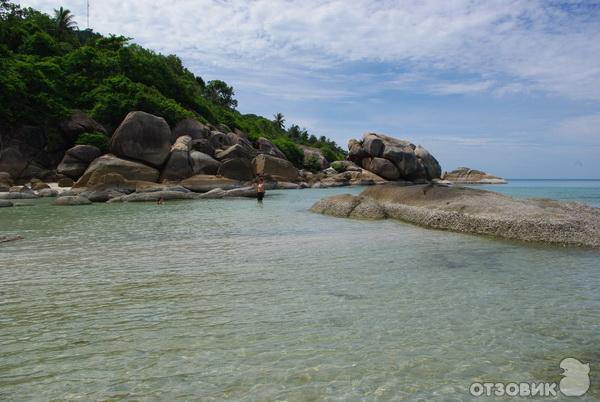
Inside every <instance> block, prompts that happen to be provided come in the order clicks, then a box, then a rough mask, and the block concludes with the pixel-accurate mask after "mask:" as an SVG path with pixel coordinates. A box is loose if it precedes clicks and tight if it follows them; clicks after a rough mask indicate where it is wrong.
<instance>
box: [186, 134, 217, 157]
mask: <svg viewBox="0 0 600 402" xmlns="http://www.w3.org/2000/svg"><path fill="white" fill-rule="evenodd" d="M191 147H192V150H193V151H198V152H202V153H204V154H207V155H209V156H211V157H213V156H215V149H214V148H213V146H212V145H210V141H209V140H207V139H205V138H202V139H199V140H192V145H191Z"/></svg>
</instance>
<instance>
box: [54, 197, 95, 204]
mask: <svg viewBox="0 0 600 402" xmlns="http://www.w3.org/2000/svg"><path fill="white" fill-rule="evenodd" d="M91 203H92V202H91V201H90V200H88V199H87V198H85V197H82V196H80V195H74V196H62V197H58V198H57V199H56V200H54V202H53V203H52V205H69V206H70V205H89V204H91Z"/></svg>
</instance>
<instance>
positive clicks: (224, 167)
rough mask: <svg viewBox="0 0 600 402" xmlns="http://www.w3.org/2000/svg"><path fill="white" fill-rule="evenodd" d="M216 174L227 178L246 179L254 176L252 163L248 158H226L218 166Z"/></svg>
mask: <svg viewBox="0 0 600 402" xmlns="http://www.w3.org/2000/svg"><path fill="white" fill-rule="evenodd" d="M217 174H218V175H220V176H223V177H226V178H228V179H233V180H239V181H246V180H251V179H252V178H254V172H253V169H252V165H251V163H250V161H249V160H248V159H243V158H237V159H226V160H224V161H223V162H222V164H221V166H219V171H218V172H217Z"/></svg>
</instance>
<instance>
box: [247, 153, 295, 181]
mask: <svg viewBox="0 0 600 402" xmlns="http://www.w3.org/2000/svg"><path fill="white" fill-rule="evenodd" d="M252 169H253V172H254V175H260V176H265V177H267V178H270V179H272V180H276V181H287V182H293V181H298V180H299V175H298V169H296V168H295V167H294V165H293V164H292V163H291V162H290V161H288V160H286V159H281V158H277V157H275V156H271V155H267V154H260V155H258V156H257V157H256V158H254V159H253V160H252Z"/></svg>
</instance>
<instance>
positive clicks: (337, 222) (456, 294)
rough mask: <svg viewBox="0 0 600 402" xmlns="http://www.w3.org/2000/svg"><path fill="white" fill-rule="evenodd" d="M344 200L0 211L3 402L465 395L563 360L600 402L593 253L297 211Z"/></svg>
mask: <svg viewBox="0 0 600 402" xmlns="http://www.w3.org/2000/svg"><path fill="white" fill-rule="evenodd" d="M489 188H491V189H493V190H496V191H500V192H502V193H507V194H511V195H514V196H519V197H521V196H527V197H553V198H559V199H563V200H570V201H573V200H575V201H582V202H587V203H589V204H592V205H595V206H600V204H599V203H600V182H516V181H514V182H511V183H510V184H509V185H506V186H492V187H489ZM360 191H361V189H360V188H341V189H314V190H293V191H272V192H269V194H268V197H267V198H266V200H265V202H264V204H263V205H262V206H261V205H258V204H257V203H256V201H254V200H199V201H185V202H170V203H167V204H165V205H163V206H157V205H155V204H94V205H91V206H82V207H53V206H51V205H49V200H35V201H22V203H23V204H31V205H32V206H28V207H18V208H4V209H0V231H1V232H2V233H3V234H20V235H22V236H24V237H25V239H24V240H21V241H17V242H13V243H6V244H2V245H0V350H1V354H0V400H50V399H66V400H101V399H116V400H121V399H123V400H132V399H133V400H136V399H137V400H157V401H158V400H160V401H166V400H224V399H225V400H291V401H295V400H298V401H300V400H323V399H326V400H424V401H429V400H449V401H455V400H471V399H473V397H472V396H470V394H469V391H468V390H469V385H470V384H471V383H473V382H484V381H491V382H499V381H503V382H512V381H514V382H521V381H526V382H532V381H535V382H539V381H559V380H560V378H561V377H560V376H559V374H560V371H561V370H560V369H559V367H558V365H559V362H560V361H561V360H562V359H563V358H565V357H575V358H578V359H580V360H581V361H583V362H590V365H591V375H592V388H591V390H590V391H589V392H588V394H587V395H586V396H585V397H584V398H581V399H580V400H600V388H599V384H600V376H599V375H598V374H599V373H600V292H598V289H599V285H600V252H598V251H592V250H582V249H570V248H566V249H565V248H555V247H549V246H543V245H525V244H521V243H517V242H508V241H500V240H494V239H490V238H485V237H477V236H471V235H464V234H457V233H450V232H443V231H434V230H428V229H424V228H420V227H416V226H412V225H409V224H404V223H401V222H395V221H378V222H370V221H357V220H348V219H337V218H332V217H327V216H321V215H316V214H312V213H310V212H308V208H309V207H310V206H311V205H312V204H313V203H314V202H315V201H316V200H318V199H320V198H322V197H324V196H328V195H333V194H339V193H348V192H350V193H358V192H360ZM563 398H564V397H557V398H556V400H562V399H563ZM482 399H483V400H495V399H494V398H493V397H492V398H482ZM542 399H543V400H547V399H548V398H542ZM513 400H514V399H513ZM573 400H577V399H573Z"/></svg>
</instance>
